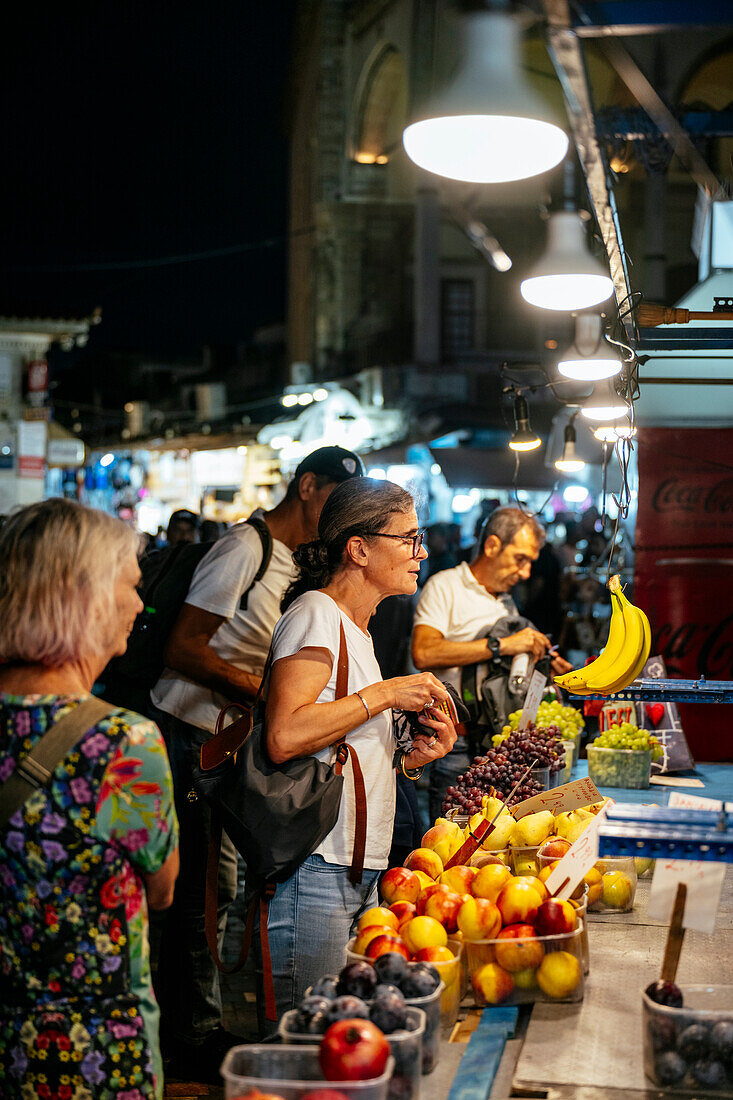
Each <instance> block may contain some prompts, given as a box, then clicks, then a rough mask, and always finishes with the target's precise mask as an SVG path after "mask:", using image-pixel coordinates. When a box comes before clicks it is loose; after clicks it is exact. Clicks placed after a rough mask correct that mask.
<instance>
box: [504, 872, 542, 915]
mask: <svg viewBox="0 0 733 1100" xmlns="http://www.w3.org/2000/svg"><path fill="white" fill-rule="evenodd" d="M496 904H497V907H498V909H499V912H500V913H501V919H502V921H503V922H504V924H532V922H533V921H534V918H535V916H536V914H537V910H538V909H539V907H540V905H541V904H542V897H541V896H540V892H539V890H535V888H534V886H530V884H529V883H528V882H518V881H517V879H511V880H510V881H509V882H508V883H507V884H506V886H505V887H504V888H503V890H501V892H500V894H499V896H498V898H497V899H496Z"/></svg>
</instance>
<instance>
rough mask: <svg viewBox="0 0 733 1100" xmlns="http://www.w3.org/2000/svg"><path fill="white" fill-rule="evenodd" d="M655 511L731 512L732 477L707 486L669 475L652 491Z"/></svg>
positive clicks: (732, 509)
mask: <svg viewBox="0 0 733 1100" xmlns="http://www.w3.org/2000/svg"><path fill="white" fill-rule="evenodd" d="M652 508H653V509H654V511H655V512H705V513H707V514H708V515H710V514H711V513H715V512H720V513H725V512H733V478H730V477H728V478H724V479H723V480H721V481H718V482H716V484H715V485H713V486H711V487H709V488H708V486H706V485H700V484H698V485H695V484H694V483H692V482H689V481H684V480H683V479H682V478H680V477H669V478H666V479H665V480H664V481H662V482H661V483H660V484H659V485H658V486H657V488H656V490H655V491H654V496H653V497H652Z"/></svg>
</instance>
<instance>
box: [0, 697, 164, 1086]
mask: <svg viewBox="0 0 733 1100" xmlns="http://www.w3.org/2000/svg"><path fill="white" fill-rule="evenodd" d="M85 698H87V696H83V695H82V696H57V695H53V696H52V695H46V696H39V695H32V696H24V697H20V696H13V695H5V694H3V693H1V692H0V783H3V782H5V780H7V778H8V777H9V776H10V775H11V773H12V771H13V769H14V767H15V765H16V762H17V761H18V760H19V759H22V757H24V756H25V755H26V753H28V752H29V751H30V750H31V749H32V748H33V746H34V745H35V744H36V743H37V742H38V741H39V739H40V738H41V737H42V736H43V734H44V733H45V732H46V731H47V729H48V728H49V727H50V726H51V725H52V723H53V722H54V721H55V720H56V719H57V718H61V717H62V716H63V715H64V714H65V713H66V712H67V711H68V710H69V708H72V707H75V706H77V705H78V704H79V703H80V702H82V701H83V699H85ZM177 841H178V823H177V820H176V816H175V810H174V808H173V790H172V783H171V776H170V769H169V766H168V757H167V754H166V750H165V746H164V744H163V740H162V737H161V735H160V732H159V730H158V728H157V726H155V725H154V724H153V723H152V722H150V721H148V720H147V719H145V718H142V717H140V715H138V714H133V713H132V712H131V711H126V710H115V711H113V712H112V713H111V714H110V715H108V716H107V717H106V718H104V719H102V721H100V722H99V723H98V724H97V725H96V726H94V727H93V729H91V730H89V731H88V732H87V733H86V734H84V735H83V736H82V738H81V739H80V740H79V742H78V743H77V745H76V746H75V748H74V750H73V751H72V752H71V753H69V754H68V756H67V757H66V759H65V760H64V762H63V763H62V764H60V765H59V766H58V767H57V768H56V770H55V772H54V775H53V779H52V781H51V784H50V785H49V787H48V788H47V789H42V790H38V791H35V792H34V793H33V795H31V797H30V798H29V799H28V800H27V802H26V803H25V804H24V805H23V806H22V807H21V808H20V809H19V810H17V811H16V813H15V814H14V815H13V817H12V818H11V819H10V821H9V823H8V824H7V825H6V826H5V827H4V828H3V829H0V1005H2V1009H0V1097H3V1098H5V1097H8V1098H9V1097H13V1098H15V1097H19V1098H22V1100H35V1098H36V1097H41V1098H42V1100H92V1098H94V1100H112V1098H114V1100H152V1098H154V1097H158V1098H159V1097H160V1096H162V1090H163V1077H162V1065H161V1059H160V1049H159V1044H158V1006H157V1004H156V1002H155V998H154V996H153V990H152V984H151V977H150V965H149V958H148V937H147V903H146V899H145V891H144V886H143V879H142V876H143V875H144V874H146V873H147V874H150V873H153V872H155V871H157V870H159V869H160V867H161V866H162V865H163V863H164V862H165V860H166V859H167V858H168V856H169V855H170V854H171V853H172V852H173V850H174V848H175V847H176V844H177Z"/></svg>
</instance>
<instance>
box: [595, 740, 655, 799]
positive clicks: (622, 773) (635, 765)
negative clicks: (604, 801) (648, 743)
mask: <svg viewBox="0 0 733 1100" xmlns="http://www.w3.org/2000/svg"><path fill="white" fill-rule="evenodd" d="M587 753H588V775H589V777H590V778H591V779H592V780H593V782H594V783H595V784H596V786H597V787H626V789H627V790H634V791H640V790H644V789H645V788H646V787H648V786H649V777H650V775H651V770H652V750H651V749H600V748H599V749H597V748H594V746H593V745H588V747H587Z"/></svg>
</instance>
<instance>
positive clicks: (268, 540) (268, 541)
mask: <svg viewBox="0 0 733 1100" xmlns="http://www.w3.org/2000/svg"><path fill="white" fill-rule="evenodd" d="M245 522H246V523H248V524H249V525H250V527H254V529H255V531H256V532H257V534H258V535H259V536H260V542H261V543H262V561H261V562H260V566H259V569H258V570H257V572H256V573H255V575H254V577H253V578H252V583H251V584H250V585H249V587H248V588H247V589H246V590H245V591H244V592H243V593H242V595H241V597H240V600H239V609H240V611H246V610H247V603H248V601H249V594H250V592H251V591H252V589H253V588H254V586H255V585H256V584H257V582H258V581H261V580H262V578H263V577H264V575H265V573H266V572H267V567H268V565H269V564H270V558H271V557H272V535H271V534H270V528H269V527H268V526H267V524H266V523H265V521H264V520H263V519H260V517H259V516H250V517H249V519H248V520H245Z"/></svg>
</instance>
